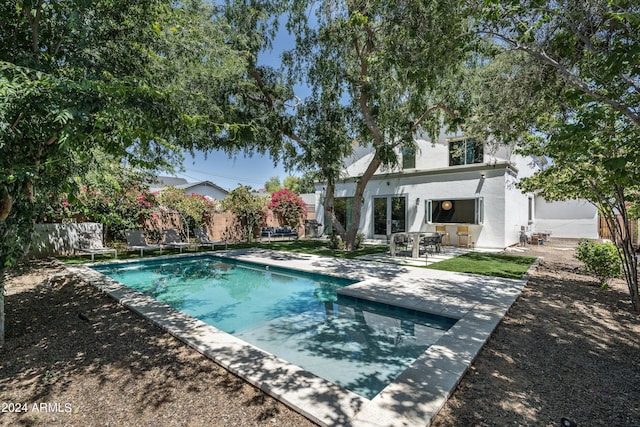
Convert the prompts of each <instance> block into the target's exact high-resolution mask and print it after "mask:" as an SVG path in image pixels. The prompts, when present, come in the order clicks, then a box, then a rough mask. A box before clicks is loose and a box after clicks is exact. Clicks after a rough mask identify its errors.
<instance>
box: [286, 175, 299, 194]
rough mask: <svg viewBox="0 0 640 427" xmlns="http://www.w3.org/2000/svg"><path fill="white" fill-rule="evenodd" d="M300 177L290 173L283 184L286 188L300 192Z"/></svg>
mask: <svg viewBox="0 0 640 427" xmlns="http://www.w3.org/2000/svg"><path fill="white" fill-rule="evenodd" d="M300 182H301V180H300V178H299V177H297V176H294V175H289V176H288V177H286V178H285V179H284V181H283V182H282V185H283V186H284V188H286V189H288V190H291V191H292V192H293V193H296V194H300V193H301V191H300Z"/></svg>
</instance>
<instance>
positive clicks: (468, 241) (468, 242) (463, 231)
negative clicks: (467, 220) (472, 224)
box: [456, 225, 473, 248]
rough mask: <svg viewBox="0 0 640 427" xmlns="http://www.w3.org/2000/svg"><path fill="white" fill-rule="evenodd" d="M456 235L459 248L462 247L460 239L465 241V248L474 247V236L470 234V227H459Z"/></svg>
mask: <svg viewBox="0 0 640 427" xmlns="http://www.w3.org/2000/svg"><path fill="white" fill-rule="evenodd" d="M456 235H457V236H458V247H460V246H462V245H461V244H460V239H461V238H462V239H465V246H466V247H467V248H470V247H471V246H472V245H473V241H472V239H473V236H472V235H471V233H469V226H468V225H459V226H458V227H457V230H456Z"/></svg>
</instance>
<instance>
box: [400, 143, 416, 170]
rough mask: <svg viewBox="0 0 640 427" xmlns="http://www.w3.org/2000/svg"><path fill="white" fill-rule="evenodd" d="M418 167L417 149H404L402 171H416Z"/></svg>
mask: <svg viewBox="0 0 640 427" xmlns="http://www.w3.org/2000/svg"><path fill="white" fill-rule="evenodd" d="M415 167H416V149H415V147H407V148H403V149H402V169H415Z"/></svg>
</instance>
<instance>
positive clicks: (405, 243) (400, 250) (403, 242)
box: [392, 234, 413, 256]
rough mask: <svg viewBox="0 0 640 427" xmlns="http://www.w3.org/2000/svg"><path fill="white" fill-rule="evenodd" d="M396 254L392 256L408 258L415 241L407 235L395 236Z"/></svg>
mask: <svg viewBox="0 0 640 427" xmlns="http://www.w3.org/2000/svg"><path fill="white" fill-rule="evenodd" d="M393 245H394V249H395V250H394V253H393V254H392V256H406V255H407V253H409V254H411V251H412V245H413V241H412V240H411V238H410V237H409V236H408V235H407V234H397V235H395V236H393Z"/></svg>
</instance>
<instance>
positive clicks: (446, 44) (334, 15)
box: [232, 0, 468, 250]
mask: <svg viewBox="0 0 640 427" xmlns="http://www.w3.org/2000/svg"><path fill="white" fill-rule="evenodd" d="M234 4H235V6H236V7H237V6H238V5H240V6H242V7H244V10H245V13H244V14H242V16H243V17H244V16H247V15H249V14H250V13H249V12H253V11H254V10H255V5H254V4H251V5H246V4H243V2H242V1H240V0H238V1H237V2H235V3H234ZM283 4H286V5H287V7H286V9H287V10H289V11H290V14H289V19H288V21H287V28H288V30H289V31H290V32H291V33H292V34H294V35H295V40H296V47H295V48H294V49H292V50H291V51H290V52H287V53H286V54H285V55H284V58H283V59H284V64H285V65H286V68H287V69H286V72H287V75H288V81H287V82H283V81H282V80H278V78H277V74H274V73H273V72H272V70H268V69H265V68H260V67H256V68H255V69H254V71H253V72H252V73H251V76H252V77H253V78H254V80H255V85H253V86H252V89H253V90H254V92H253V93H252V94H250V95H247V96H246V97H245V99H246V100H249V101H252V103H251V104H247V110H250V111H254V112H255V111H256V110H257V111H260V114H259V115H258V114H255V113H254V114H255V115H256V116H259V117H260V119H261V121H262V122H265V123H266V122H268V123H269V124H270V128H271V130H269V131H267V132H266V133H265V134H264V135H261V137H262V138H264V137H265V136H266V137H268V138H269V139H270V140H271V141H273V143H272V144H266V146H277V147H281V146H282V143H279V142H278V141H279V140H281V139H282V138H284V149H281V150H280V152H282V153H284V154H286V155H285V156H283V157H284V158H285V160H287V159H291V158H294V157H296V155H295V154H293V153H296V152H298V151H302V152H305V151H307V152H309V153H310V154H309V156H305V155H304V154H301V155H300V156H301V157H306V159H307V160H308V159H312V158H315V159H316V160H318V161H319V163H317V164H316V167H317V168H319V169H320V170H321V171H323V172H322V173H323V175H324V176H323V178H324V179H325V180H327V181H328V182H329V184H328V186H327V196H328V197H332V196H333V194H332V193H331V195H330V191H329V190H332V188H333V184H332V183H333V182H335V180H336V179H337V177H338V175H339V170H340V169H339V167H340V166H341V161H342V158H343V154H345V153H348V152H349V151H350V150H351V148H352V146H353V145H355V144H360V145H365V146H371V147H372V148H373V150H374V156H373V158H372V161H371V163H370V164H369V166H368V167H367V169H366V171H365V173H364V175H363V176H362V177H361V178H359V180H358V182H357V185H356V189H355V194H354V200H355V201H356V202H355V203H353V210H352V215H351V216H352V219H353V222H352V224H351V226H350V227H349V229H348V230H344V228H343V227H342V226H341V225H340V224H338V223H337V222H336V220H337V219H336V218H335V216H330V219H331V220H332V221H333V222H334V225H336V228H337V229H338V230H339V232H340V233H341V234H342V235H343V239H344V240H345V242H346V248H347V250H352V249H353V248H354V245H355V239H356V234H357V231H358V226H359V223H360V214H361V208H362V196H363V194H364V190H365V188H366V186H367V184H368V182H369V180H370V179H371V177H372V176H373V174H374V173H375V172H376V171H377V170H378V168H379V167H380V166H382V165H386V166H390V165H394V164H395V163H397V155H396V151H397V149H398V148H399V147H411V146H413V144H414V140H413V137H414V135H415V134H416V133H417V132H421V131H423V132H427V133H429V134H430V135H431V136H432V137H433V138H435V137H437V135H438V133H439V132H438V130H439V128H440V127H441V125H442V124H443V122H444V121H445V118H444V117H443V115H442V112H443V111H449V110H450V109H451V110H452V109H453V108H451V107H453V106H456V105H457V101H458V99H457V97H455V96H453V95H452V90H453V89H455V87H456V82H455V81H454V80H455V74H456V71H457V69H458V67H459V66H460V64H461V62H462V60H463V59H464V55H465V49H466V46H467V41H468V39H467V34H468V24H467V19H466V17H465V16H464V15H463V2H462V1H458V0H447V1H428V2H424V1H411V0H406V1H401V2H370V1H362V2H355V1H333V0H327V1H322V2H318V3H314V4H312V5H309V3H308V2H304V1H298V0H291V1H290V2H283ZM265 13H266V12H265ZM254 15H255V14H254ZM232 22H233V23H234V24H236V25H238V26H239V27H238V28H240V27H241V26H243V25H244V26H245V28H252V29H253V28H259V27H260V25H261V23H262V24H263V25H264V22H267V20H266V18H265V16H264V15H263V19H262V20H260V19H257V20H255V21H251V22H247V20H246V19H243V20H241V19H237V20H235V21H232ZM257 46H258V47H259V48H260V49H263V48H264V47H265V46H268V43H263V44H258V45H257ZM296 83H301V84H305V85H309V86H310V87H311V90H312V96H310V97H309V98H308V99H305V100H300V99H296V98H295V96H293V94H292V89H291V88H292V87H293V86H294V84H296ZM305 107H307V108H305ZM292 108H296V109H298V110H299V111H301V112H304V111H309V112H310V113H311V114H316V115H317V114H318V108H320V109H323V110H325V111H326V110H329V109H330V110H331V111H332V113H330V112H328V111H327V114H328V115H330V114H333V115H334V116H336V117H337V116H342V117H341V118H340V120H339V121H338V124H342V125H343V126H342V127H341V128H340V127H339V126H338V125H337V124H335V123H334V124H332V126H331V128H332V130H334V131H335V132H336V133H340V134H341V135H342V137H336V138H332V139H329V140H322V139H321V138H316V137H314V138H313V139H312V140H310V139H305V138H303V137H302V136H301V133H302V132H301V131H302V128H304V127H305V124H304V122H305V119H306V118H305V117H304V115H303V114H302V113H298V114H291V113H290V111H291V109H292ZM320 114H324V113H320ZM449 124H450V125H455V124H454V123H452V122H451V121H450V122H449ZM316 131H317V132H316V134H317V135H319V134H321V133H323V132H324V131H323V130H322V129H320V128H316ZM334 136H335V135H334ZM335 143H337V144H339V146H338V147H336V148H333V147H331V149H329V150H327V148H329V146H330V145H333V144H335ZM318 147H322V148H324V149H325V150H324V153H319V152H318V151H319V150H321V149H322V148H318ZM332 155H338V156H339V157H333V156H332ZM321 163H322V164H321ZM329 201H330V200H329ZM330 210H331V209H329V211H330Z"/></svg>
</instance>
